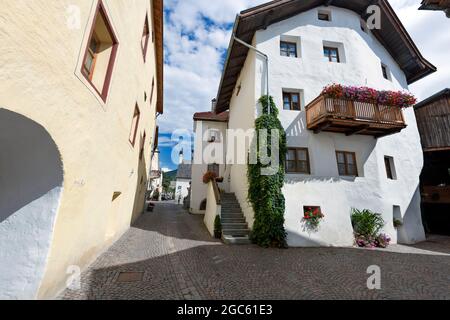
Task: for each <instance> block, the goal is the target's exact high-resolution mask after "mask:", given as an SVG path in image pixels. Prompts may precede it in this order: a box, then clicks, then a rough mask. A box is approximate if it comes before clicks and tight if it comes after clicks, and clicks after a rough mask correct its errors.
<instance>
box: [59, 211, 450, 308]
mask: <svg viewBox="0 0 450 320" xmlns="http://www.w3.org/2000/svg"><path fill="white" fill-rule="evenodd" d="M202 218H203V217H201V216H192V215H189V214H187V213H186V212H185V211H183V210H182V209H181V208H180V207H179V206H177V205H175V204H170V203H165V204H157V206H156V209H155V212H153V213H146V214H144V215H143V216H142V217H141V218H140V219H139V220H138V222H137V223H136V224H135V225H134V226H133V227H132V228H131V229H130V230H129V231H128V232H127V233H126V234H125V235H124V236H123V237H122V238H121V239H120V240H119V241H118V242H117V243H116V244H114V245H113V246H112V247H111V248H110V249H109V250H108V251H107V252H106V253H105V254H103V255H102V256H101V257H99V258H98V259H97V261H96V262H95V263H94V264H93V265H92V266H91V267H90V268H89V269H88V270H87V271H86V272H85V273H83V275H82V288H81V290H79V291H71V290H67V291H66V292H65V293H64V294H63V296H62V297H61V298H63V299H258V300H259V299H263V300H264V299H450V255H449V254H450V241H449V239H448V238H438V239H437V240H436V241H428V242H425V243H423V244H419V245H416V246H414V247H405V246H392V247H391V249H390V251H389V252H387V251H379V250H363V249H356V248H342V249H341V248H292V249H287V250H277V249H261V248H259V247H256V246H253V245H248V246H225V245H223V244H222V243H221V242H219V241H216V240H213V239H211V237H210V236H209V234H208V233H207V231H206V228H205V227H204V226H203V221H202ZM371 265H378V266H380V267H381V272H382V282H381V287H382V289H381V290H372V291H371V290H368V289H367V285H366V283H367V279H368V277H369V275H368V274H367V273H366V271H367V268H368V267H369V266H371ZM124 272H131V273H130V274H126V273H124Z"/></svg>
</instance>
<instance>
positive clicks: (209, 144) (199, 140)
mask: <svg viewBox="0 0 450 320" xmlns="http://www.w3.org/2000/svg"><path fill="white" fill-rule="evenodd" d="M212 108H215V101H213V103H212ZM227 128H228V112H224V113H221V114H215V113H214V112H213V111H209V112H200V113H196V114H195V115H194V135H195V138H194V143H195V145H194V163H193V164H192V190H191V201H190V212H191V213H193V214H204V213H205V210H206V205H207V199H206V198H207V197H206V194H207V188H208V186H207V184H205V183H203V176H204V175H205V173H207V172H214V173H215V174H216V176H217V177H219V178H220V177H228V176H229V170H228V169H229V168H230V167H229V166H227V165H226V164H225V163H226V161H225V160H226V159H225V155H226V149H225V146H226V145H227V140H226V139H227ZM220 187H221V189H222V190H224V191H229V184H228V180H225V179H224V181H223V182H221V183H220Z"/></svg>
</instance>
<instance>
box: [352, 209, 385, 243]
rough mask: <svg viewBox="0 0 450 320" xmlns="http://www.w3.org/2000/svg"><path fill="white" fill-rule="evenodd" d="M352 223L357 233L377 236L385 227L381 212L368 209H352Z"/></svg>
mask: <svg viewBox="0 0 450 320" xmlns="http://www.w3.org/2000/svg"><path fill="white" fill-rule="evenodd" d="M352 225H353V230H354V231H355V233H356V234H358V235H362V236H366V237H376V236H377V235H378V233H379V232H380V230H381V229H382V228H383V227H384V220H383V217H382V216H381V214H379V213H374V212H372V211H370V210H367V209H365V210H357V209H352Z"/></svg>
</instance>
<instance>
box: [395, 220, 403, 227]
mask: <svg viewBox="0 0 450 320" xmlns="http://www.w3.org/2000/svg"><path fill="white" fill-rule="evenodd" d="M402 225H403V222H402V221H401V220H399V219H394V228H395V229H398V228H400V227H401V226H402Z"/></svg>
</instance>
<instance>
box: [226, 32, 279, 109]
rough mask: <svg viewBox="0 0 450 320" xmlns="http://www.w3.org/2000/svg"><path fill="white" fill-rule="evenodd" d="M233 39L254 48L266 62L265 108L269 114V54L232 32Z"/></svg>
mask: <svg viewBox="0 0 450 320" xmlns="http://www.w3.org/2000/svg"><path fill="white" fill-rule="evenodd" d="M233 40H234V41H236V42H238V43H240V44H242V45H243V46H245V47H247V48H249V49H251V50H254V51H255V52H256V53H257V54H259V55H260V56H262V57H263V58H264V60H265V62H266V72H267V80H266V82H267V108H268V109H267V110H268V112H269V114H270V111H271V110H270V103H269V98H270V93H269V90H270V89H269V88H270V87H269V56H268V55H267V54H265V53H264V52H261V51H259V50H258V49H257V48H255V47H254V46H252V45H250V44H248V43H247V42H245V41H242V40H241V39H239V38H238V37H236V34H234V33H233Z"/></svg>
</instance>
